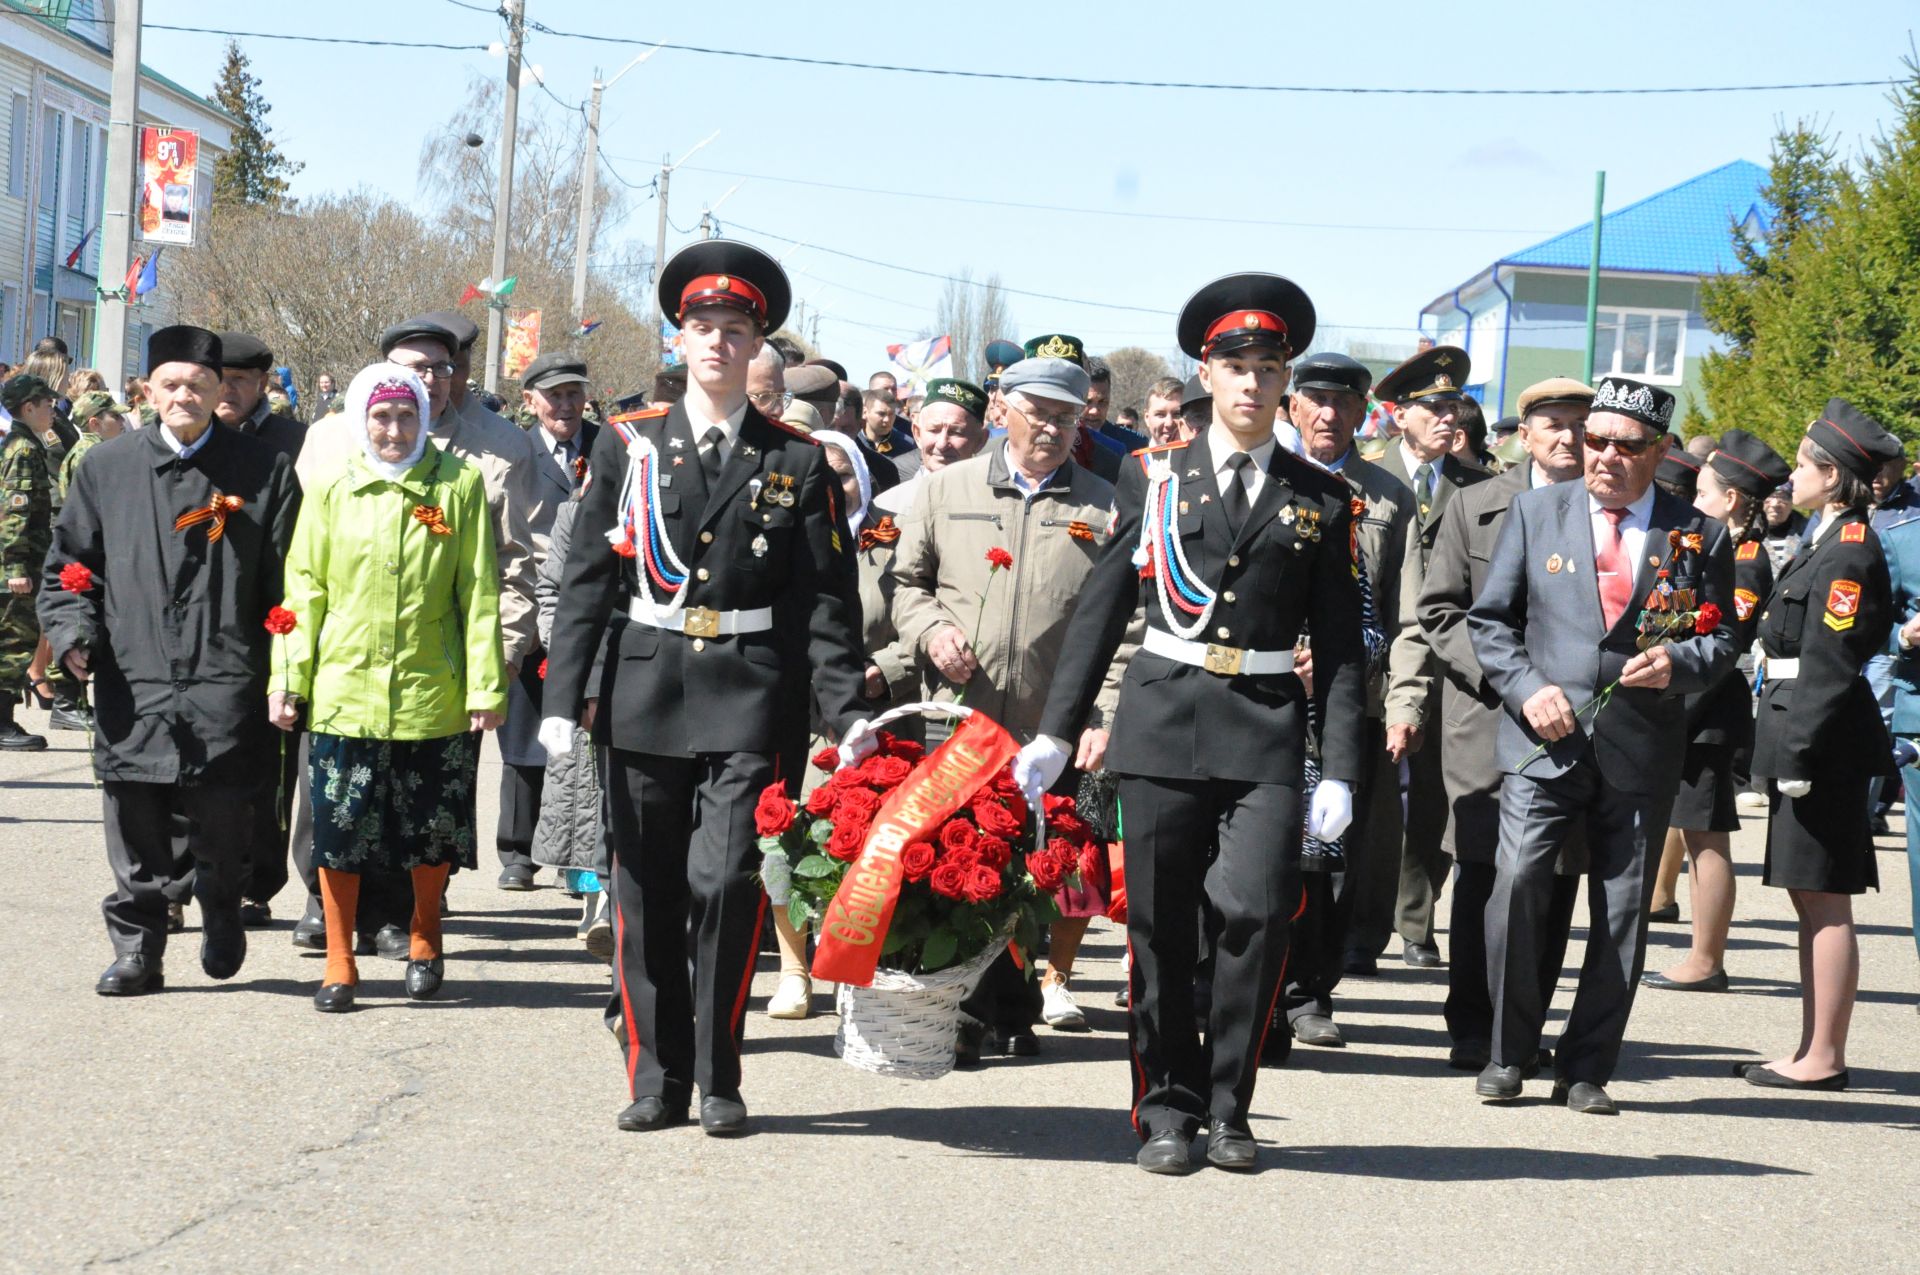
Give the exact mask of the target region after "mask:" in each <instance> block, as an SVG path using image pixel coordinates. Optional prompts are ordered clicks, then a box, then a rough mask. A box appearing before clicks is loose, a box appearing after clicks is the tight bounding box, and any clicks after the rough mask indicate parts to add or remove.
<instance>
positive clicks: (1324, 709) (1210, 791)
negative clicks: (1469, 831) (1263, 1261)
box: [1014, 274, 1366, 1173]
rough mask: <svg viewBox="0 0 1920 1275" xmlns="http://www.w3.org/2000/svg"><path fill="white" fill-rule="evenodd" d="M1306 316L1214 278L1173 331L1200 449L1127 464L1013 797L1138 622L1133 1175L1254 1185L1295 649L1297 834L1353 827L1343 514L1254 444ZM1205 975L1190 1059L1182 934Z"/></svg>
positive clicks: (1283, 848) (1040, 784) (1127, 714)
mask: <svg viewBox="0 0 1920 1275" xmlns="http://www.w3.org/2000/svg"><path fill="white" fill-rule="evenodd" d="M1313 327H1314V312H1313V303H1312V302H1311V301H1309V300H1308V299H1307V296H1306V294H1305V293H1304V292H1302V291H1301V290H1300V288H1299V287H1297V286H1296V285H1295V284H1294V283H1292V282H1291V281H1290V280H1287V279H1284V278H1281V277H1280V276H1278V275H1271V274H1238V275H1228V276H1226V277H1224V278H1221V279H1217V280H1215V281H1214V282H1212V283H1210V284H1208V285H1206V286H1205V287H1204V288H1202V289H1200V291H1199V292H1197V293H1195V294H1194V296H1193V298H1192V299H1191V300H1189V301H1188V302H1187V304H1186V307H1185V309H1184V310H1183V311H1182V312H1181V315H1180V323H1179V338H1180V346H1181V348H1182V349H1183V350H1185V351H1186V352H1187V353H1188V354H1189V355H1191V356H1193V357H1194V358H1196V359H1198V360H1200V361H1201V363H1202V368H1201V372H1200V375H1201V377H1202V378H1203V380H1205V382H1206V383H1207V386H1208V388H1209V389H1210V390H1211V392H1212V394H1213V395H1214V413H1213V419H1212V423H1211V425H1210V426H1209V428H1208V429H1206V430H1205V431H1203V432H1202V433H1201V434H1200V435H1199V436H1198V437H1196V438H1194V439H1192V440H1191V441H1189V442H1185V443H1175V444H1171V445H1169V446H1166V447H1158V448H1148V449H1145V450H1143V451H1141V452H1138V453H1136V454H1134V455H1133V456H1132V457H1129V458H1126V464H1125V466H1124V467H1123V468H1122V469H1121V471H1120V475H1121V476H1120V483H1119V487H1118V490H1117V492H1116V497H1115V499H1116V505H1117V510H1118V512H1117V520H1116V524H1115V529H1114V532H1113V535H1112V538H1111V540H1110V541H1109V542H1108V544H1107V546H1106V548H1105V549H1104V550H1103V552H1102V554H1101V557H1100V561H1099V562H1098V563H1097V564H1096V565H1095V567H1094V569H1093V574H1092V575H1091V576H1089V577H1088V580H1087V583H1086V585H1085V586H1084V587H1083V589H1082V590H1081V594H1080V604H1079V607H1078V609H1077V610H1076V611H1075V612H1074V616H1073V620H1072V623H1071V625H1070V627H1069V628H1068V631H1067V638H1066V642H1065V645H1064V648H1063V654H1062V657H1061V662H1060V665H1059V667H1058V669H1057V671H1056V673H1055V676H1054V682H1053V687H1052V689H1051V691H1050V693H1049V694H1048V697H1047V704H1046V708H1045V710H1044V711H1043V712H1042V714H1041V718H1040V734H1039V737H1038V738H1036V739H1035V740H1034V742H1032V743H1030V744H1028V745H1027V746H1026V747H1025V748H1023V749H1022V750H1021V753H1020V756H1019V757H1018V758H1017V759H1016V761H1015V766H1014V775H1015V778H1016V779H1017V780H1019V781H1020V782H1021V784H1022V786H1023V787H1025V788H1026V789H1027V790H1028V791H1029V793H1030V794H1031V799H1032V800H1036V801H1037V800H1038V796H1039V791H1040V789H1043V788H1045V787H1048V786H1050V785H1051V784H1052V783H1053V782H1054V781H1055V780H1056V779H1057V778H1058V777H1059V775H1060V772H1061V770H1062V769H1063V768H1064V767H1065V766H1066V764H1067V762H1068V760H1069V758H1070V757H1071V756H1072V749H1071V748H1070V747H1069V746H1068V745H1067V743H1066V741H1067V740H1068V739H1077V738H1078V737H1079V734H1080V730H1081V728H1082V727H1083V726H1085V725H1086V723H1087V722H1088V720H1089V716H1090V714H1091V713H1092V711H1093V705H1094V700H1095V697H1096V696H1097V695H1098V694H1099V692H1100V686H1101V682H1102V679H1103V675H1104V674H1105V673H1106V671H1107V666H1108V662H1109V661H1110V660H1111V659H1112V658H1113V654H1114V652H1115V650H1116V649H1118V647H1119V646H1120V642H1121V639H1122V636H1123V635H1124V633H1125V631H1126V629H1127V624H1128V621H1129V620H1130V619H1131V617H1132V616H1133V614H1134V610H1135V608H1136V607H1138V606H1140V605H1142V602H1143V599H1144V604H1145V606H1146V614H1147V628H1146V636H1145V640H1144V642H1143V644H1142V646H1141V648H1140V651H1139V653H1138V654H1137V655H1136V656H1135V657H1134V659H1133V660H1132V662H1131V663H1130V664H1129V666H1128V668H1127V673H1126V677H1125V679H1124V680H1123V681H1122V683H1121V687H1120V698H1119V705H1118V708H1117V710H1116V713H1115V720H1114V725H1113V736H1112V743H1111V746H1110V750H1109V752H1108V754H1107V768H1108V769H1109V770H1111V771H1112V772H1114V773H1115V774H1116V775H1118V776H1119V780H1120V807H1121V810H1122V811H1123V813H1124V818H1125V820H1126V827H1127V885H1128V890H1129V899H1128V947H1129V949H1130V951H1131V952H1132V955H1133V969H1132V974H1131V980H1132V981H1131V997H1132V1008H1131V1028H1132V1039H1133V1046H1134V1078H1135V1081H1136V1088H1135V1095H1134V1096H1135V1102H1134V1111H1133V1119H1134V1127H1135V1129H1136V1131H1137V1132H1138V1133H1139V1134H1140V1136H1141V1138H1142V1139H1143V1140H1144V1141H1145V1145H1144V1146H1143V1147H1142V1148H1141V1149H1140V1153H1139V1156H1138V1163H1139V1165H1140V1167H1141V1168H1143V1169H1146V1170H1147V1171H1148V1172H1152V1173H1185V1172H1187V1171H1188V1169H1189V1168H1190V1167H1191V1161H1190V1156H1189V1151H1190V1147H1191V1143H1192V1139H1193V1136H1194V1134H1195V1132H1197V1130H1198V1128H1199V1126H1200V1125H1202V1124H1207V1125H1210V1126H1211V1130H1212V1134H1211V1137H1210V1138H1209V1141H1208V1146H1207V1158H1208V1159H1209V1160H1210V1161H1211V1162H1213V1163H1214V1164H1215V1165H1218V1166H1220V1167H1222V1168H1229V1169H1250V1168H1252V1167H1254V1164H1255V1159H1256V1153H1255V1147H1254V1142H1253V1136H1252V1133H1251V1132H1250V1130H1249V1128H1248V1123H1247V1121H1248V1111H1249V1107H1250V1105H1251V1103H1252V1099H1253V1085H1254V1079H1255V1077H1256V1075H1257V1074H1258V1065H1259V1058H1260V1050H1261V1046H1262V1044H1263V1038H1264V1035H1265V1033H1266V1030H1267V1026H1268V1023H1269V1021H1270V1016H1271V1013H1272V1009H1273V1005H1274V1002H1275V1000H1276V999H1277V997H1278V995H1279V992H1280V983H1281V976H1282V973H1283V970H1284V967H1285V963H1286V950H1287V926H1288V921H1289V919H1290V918H1291V917H1292V916H1293V915H1294V913H1295V911H1297V910H1298V908H1299V906H1300V903H1301V885H1300V850H1301V835H1302V825H1303V822H1308V821H1307V820H1306V819H1305V818H1304V816H1305V815H1306V814H1307V811H1306V810H1304V809H1303V806H1305V805H1307V804H1308V803H1307V802H1306V800H1305V797H1306V795H1305V794H1304V793H1302V791H1301V788H1302V785H1303V782H1304V780H1303V775H1304V767H1305V739H1306V730H1307V712H1308V705H1307V696H1306V693H1305V690H1304V688H1303V687H1302V685H1301V682H1300V679H1299V678H1297V677H1295V676H1293V672H1292V670H1293V648H1294V644H1295V642H1296V641H1297V640H1298V638H1299V637H1300V635H1301V633H1302V632H1303V631H1306V632H1308V633H1309V634H1310V637H1311V642H1312V649H1313V672H1314V692H1315V696H1316V697H1317V700H1318V702H1317V704H1316V705H1315V708H1316V709H1317V711H1318V713H1319V720H1320V722H1321V723H1323V728H1322V729H1323V734H1322V738H1321V768H1322V771H1323V773H1324V775H1325V776H1326V778H1325V779H1323V780H1322V781H1321V783H1320V784H1319V786H1318V787H1317V788H1316V789H1315V790H1314V793H1313V794H1312V800H1311V803H1310V804H1311V811H1312V818H1311V821H1310V822H1311V828H1310V829H1309V830H1310V831H1311V832H1312V833H1313V834H1314V835H1315V836H1318V837H1322V838H1331V837H1337V836H1339V835H1340V834H1341V833H1342V832H1343V831H1345V829H1346V826H1347V824H1348V822H1349V821H1350V820H1351V819H1352V814H1353V808H1352V791H1351V787H1350V786H1351V785H1352V784H1353V783H1355V782H1357V781H1358V779H1359V777H1360V774H1361V766H1362V758H1361V754H1362V750H1363V749H1364V747H1365V741H1366V725H1365V721H1366V668H1365V662H1364V654H1363V651H1364V648H1363V643H1362V635H1361V625H1360V589H1359V585H1358V583H1357V580H1356V577H1355V571H1354V559H1353V547H1352V514H1351V512H1350V510H1349V504H1348V502H1349V501H1350V499H1351V498H1352V493H1351V491H1350V489H1349V488H1348V487H1347V484H1346V483H1345V482H1344V481H1343V480H1342V479H1340V478H1339V477H1338V476H1337V475H1334V474H1330V473H1328V472H1327V471H1325V470H1324V469H1321V468H1319V467H1317V466H1315V465H1313V464H1311V463H1309V462H1307V461H1304V460H1301V459H1300V458H1299V457H1297V456H1295V455H1293V454H1292V453H1291V452H1289V451H1288V450H1286V449H1285V448H1282V447H1280V446H1279V445H1278V444H1277V442H1276V440H1275V437H1274V433H1273V429H1274V415H1275V413H1276V412H1277V411H1278V410H1279V408H1280V399H1281V394H1282V392H1283V391H1284V390H1285V388H1286V379H1287V362H1288V360H1289V359H1290V358H1291V357H1292V354H1293V352H1294V351H1295V350H1301V349H1305V348H1306V346H1307V344H1308V343H1309V342H1310V341H1311V340H1312V337H1313ZM1203 911H1204V914H1205V918H1206V928H1207V931H1208V932H1209V934H1210V936H1211V938H1212V940H1213V950H1214V960H1215V976H1214V979H1213V987H1214V993H1213V997H1212V1005H1211V1008H1210V1010H1209V1012H1208V1022H1207V1029H1206V1043H1205V1044H1204V1046H1203V1044H1202V1042H1201V1039H1200V1034H1199V1032H1198V1031H1197V1030H1196V1028H1195V1023H1194V1013H1195V1002H1194V966H1195V964H1196V961H1197V959H1198V956H1199V952H1200V948H1201V931H1200V917H1201V915H1202V913H1203Z"/></svg>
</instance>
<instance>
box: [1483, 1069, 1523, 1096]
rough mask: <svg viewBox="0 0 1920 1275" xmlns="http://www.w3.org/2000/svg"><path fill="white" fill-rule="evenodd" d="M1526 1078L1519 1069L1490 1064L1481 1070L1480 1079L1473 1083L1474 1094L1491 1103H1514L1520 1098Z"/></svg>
mask: <svg viewBox="0 0 1920 1275" xmlns="http://www.w3.org/2000/svg"><path fill="white" fill-rule="evenodd" d="M1523 1080H1524V1077H1523V1076H1522V1074H1521V1071H1520V1068H1518V1067H1502V1066H1501V1065H1500V1064H1499V1063H1497V1062H1490V1063H1488V1064H1487V1065H1486V1066H1485V1067H1484V1068H1482V1069H1481V1072H1480V1078H1479V1079H1478V1080H1476V1081H1474V1082H1473V1092H1474V1093H1476V1094H1478V1095H1480V1096H1481V1097H1482V1098H1485V1099H1486V1100H1487V1101H1489V1102H1512V1101H1513V1100H1514V1099H1515V1098H1518V1097H1519V1096H1520V1086H1521V1083H1522V1081H1523Z"/></svg>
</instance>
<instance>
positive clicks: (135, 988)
mask: <svg viewBox="0 0 1920 1275" xmlns="http://www.w3.org/2000/svg"><path fill="white" fill-rule="evenodd" d="M166 984H167V980H166V978H165V977H164V974H163V972H162V970H161V968H160V961H159V960H158V958H156V959H154V960H151V961H149V960H148V959H147V958H146V957H144V956H141V955H140V954H139V953H137V952H136V953H134V954H133V955H132V956H122V957H119V958H118V959H116V960H115V961H114V963H113V964H111V965H109V966H107V972H106V973H104V974H102V975H101V976H100V981H99V982H97V983H95V984H94V985H93V990H94V991H96V992H98V993H100V995H102V996H142V995H145V994H146V993H148V992H157V991H159V990H160V989H161V988H162V987H165V986H166Z"/></svg>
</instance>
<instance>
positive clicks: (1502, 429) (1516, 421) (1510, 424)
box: [1489, 416, 1520, 438]
mask: <svg viewBox="0 0 1920 1275" xmlns="http://www.w3.org/2000/svg"><path fill="white" fill-rule="evenodd" d="M1489 428H1490V429H1492V431H1493V436H1494V437H1495V438H1505V437H1506V436H1507V435H1509V434H1511V433H1513V431H1515V430H1517V429H1519V428H1520V418H1519V417H1518V416H1502V417H1501V418H1500V419H1499V420H1497V421H1495V422H1494V423H1493V424H1492V425H1491V426H1490V427H1489Z"/></svg>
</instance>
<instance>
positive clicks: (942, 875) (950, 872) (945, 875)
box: [927, 863, 969, 899]
mask: <svg viewBox="0 0 1920 1275" xmlns="http://www.w3.org/2000/svg"><path fill="white" fill-rule="evenodd" d="M968 872H969V870H968V868H967V867H965V866H964V865H962V864H958V863H943V864H941V865H940V866H939V867H937V868H935V869H934V870H933V875H932V876H931V877H929V878H928V880H927V884H928V885H929V886H931V887H933V892H934V893H935V894H938V895H940V896H942V897H943V898H948V899H960V898H964V897H965V896H966V891H967V876H968Z"/></svg>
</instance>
